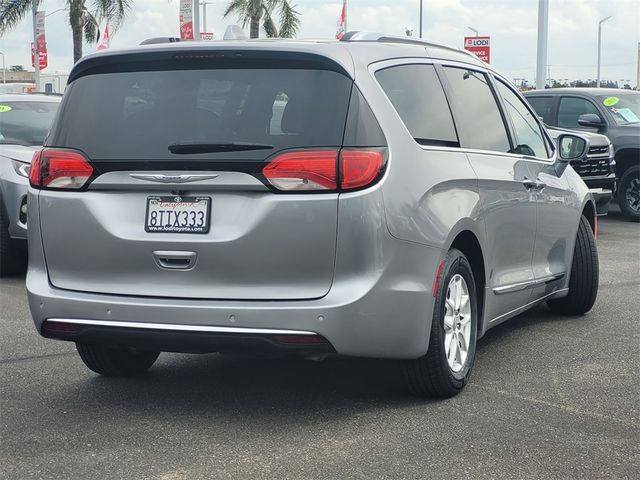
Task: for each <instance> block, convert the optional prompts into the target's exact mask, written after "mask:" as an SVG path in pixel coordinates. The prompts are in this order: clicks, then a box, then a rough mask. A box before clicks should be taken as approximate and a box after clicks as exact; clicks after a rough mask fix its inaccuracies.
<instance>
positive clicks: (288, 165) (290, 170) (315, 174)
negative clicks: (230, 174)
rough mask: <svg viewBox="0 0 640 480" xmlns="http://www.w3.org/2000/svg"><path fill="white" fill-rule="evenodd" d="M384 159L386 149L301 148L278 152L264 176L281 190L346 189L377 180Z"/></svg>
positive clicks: (264, 171) (367, 184)
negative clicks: (338, 149)
mask: <svg viewBox="0 0 640 480" xmlns="http://www.w3.org/2000/svg"><path fill="white" fill-rule="evenodd" d="M384 159H385V157H384V149H342V150H340V151H337V150H300V151H295V152H286V153H283V154H281V155H278V156H277V157H275V158H274V159H273V160H272V161H271V162H269V163H268V164H267V165H266V166H265V167H264V168H263V169H262V175H263V176H264V177H265V178H266V179H267V181H268V182H269V183H270V184H271V185H273V186H274V187H275V188H277V189H278V190H282V191H347V190H354V189H358V188H363V187H367V186H369V185H371V184H372V183H373V182H375V180H376V179H378V178H379V176H380V173H381V172H382V170H383V168H384ZM338 166H339V168H338Z"/></svg>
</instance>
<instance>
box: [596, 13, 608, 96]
mask: <svg viewBox="0 0 640 480" xmlns="http://www.w3.org/2000/svg"><path fill="white" fill-rule="evenodd" d="M610 18H611V15H609V16H608V17H604V18H603V19H602V20H600V21H599V22H598V79H597V80H596V87H598V88H600V49H601V46H602V24H603V23H604V22H606V21H607V20H609V19H610Z"/></svg>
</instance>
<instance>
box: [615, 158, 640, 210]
mask: <svg viewBox="0 0 640 480" xmlns="http://www.w3.org/2000/svg"><path fill="white" fill-rule="evenodd" d="M627 190H629V191H630V196H631V198H627ZM618 205H619V206H620V211H621V212H622V215H624V217H625V218H626V219H627V220H631V221H632V222H640V166H634V167H631V168H627V170H625V172H624V174H623V175H622V178H620V182H619V183H618Z"/></svg>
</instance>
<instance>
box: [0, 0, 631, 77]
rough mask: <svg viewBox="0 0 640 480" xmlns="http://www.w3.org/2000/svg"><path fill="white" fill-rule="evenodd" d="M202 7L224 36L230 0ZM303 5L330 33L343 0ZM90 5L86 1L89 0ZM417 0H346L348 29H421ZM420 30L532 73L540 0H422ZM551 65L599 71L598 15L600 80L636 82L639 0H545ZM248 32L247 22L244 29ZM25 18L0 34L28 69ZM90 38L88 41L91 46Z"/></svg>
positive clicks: (144, 25) (158, 18)
mask: <svg viewBox="0 0 640 480" xmlns="http://www.w3.org/2000/svg"><path fill="white" fill-rule="evenodd" d="M208 1H212V2H213V3H212V4H211V5H208V6H207V30H209V31H213V32H214V33H215V35H216V37H218V38H221V37H222V34H223V33H224V30H225V28H226V26H227V25H229V24H231V23H236V21H237V19H236V18H228V19H225V18H223V17H222V13H223V11H224V7H225V6H226V4H227V3H228V0H208ZM292 3H293V4H295V5H296V9H297V11H298V12H300V14H301V15H302V16H301V28H300V32H299V34H298V37H299V38H332V37H333V36H334V35H335V32H336V26H337V21H338V17H339V16H340V11H341V5H342V2H341V1H340V0H333V1H324V0H292ZM64 4H65V2H64V0H43V1H42V2H41V7H40V9H41V10H45V11H47V13H50V12H54V11H55V10H57V9H59V8H62V7H64ZM87 4H91V0H87ZM419 4H420V1H419V0H348V5H349V9H348V30H366V31H375V32H385V33H388V34H396V35H404V34H405V33H404V32H405V28H406V27H413V29H414V35H415V36H417V35H418V25H419ZM423 4H424V14H423V32H424V33H423V37H424V38H425V39H426V40H428V41H432V42H437V43H444V44H447V45H451V46H455V47H461V46H462V43H463V37H464V36H465V35H473V34H472V33H471V31H470V30H469V29H468V28H467V27H468V26H471V27H473V28H475V29H477V30H479V31H480V35H490V36H491V63H492V64H493V65H494V66H495V67H496V68H497V69H498V70H499V71H500V72H501V73H503V74H504V75H506V76H507V77H508V78H511V79H515V78H526V79H528V80H529V81H530V82H533V81H534V80H535V64H536V34H537V15H538V0H423ZM549 4H550V6H549V18H550V21H549V47H548V64H549V65H550V67H549V68H550V77H551V78H554V79H561V80H562V79H569V80H576V79H590V78H596V63H597V35H598V20H600V19H601V18H604V17H606V16H609V15H611V16H612V18H611V19H610V20H608V21H607V22H606V23H604V24H603V26H602V78H603V80H614V81H620V80H630V81H631V85H632V86H634V85H636V72H637V70H636V68H637V56H638V42H640V27H639V25H640V0H549ZM178 6H179V0H134V6H133V8H132V9H131V12H130V14H129V16H128V18H127V20H126V21H125V23H124V24H123V25H122V26H121V27H120V29H119V31H117V32H115V34H113V35H112V41H111V47H112V48H117V47H127V46H131V45H135V44H138V43H140V41H142V40H144V39H146V38H150V37H155V36H178V31H179V28H178ZM247 31H248V29H247ZM46 35H47V46H48V51H49V67H48V69H47V70H46V72H47V73H53V72H55V71H57V70H70V69H71V67H72V64H73V59H72V43H71V30H70V28H69V26H68V18H67V13H66V12H65V11H61V12H56V13H53V14H52V15H51V16H49V17H47V19H46ZM31 37H32V32H31V23H30V19H25V20H24V21H23V22H22V23H21V24H20V25H19V26H18V27H17V28H15V29H14V30H13V31H11V32H9V33H5V34H3V35H2V37H1V38H0V52H3V53H5V54H6V64H7V66H9V65H15V64H19V65H24V66H25V67H28V68H31V66H30V64H31V58H30V52H29V48H30V42H31ZM95 48H96V46H95V45H93V46H92V45H85V50H84V53H85V54H86V53H90V52H92V51H94V50H95Z"/></svg>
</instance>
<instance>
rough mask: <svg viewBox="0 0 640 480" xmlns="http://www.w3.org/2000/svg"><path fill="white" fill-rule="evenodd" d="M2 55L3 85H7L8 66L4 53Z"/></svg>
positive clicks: (0, 53)
mask: <svg viewBox="0 0 640 480" xmlns="http://www.w3.org/2000/svg"><path fill="white" fill-rule="evenodd" d="M0 55H2V83H7V66H6V65H5V58H4V53H2V52H0Z"/></svg>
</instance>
